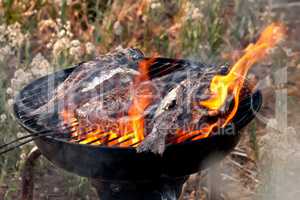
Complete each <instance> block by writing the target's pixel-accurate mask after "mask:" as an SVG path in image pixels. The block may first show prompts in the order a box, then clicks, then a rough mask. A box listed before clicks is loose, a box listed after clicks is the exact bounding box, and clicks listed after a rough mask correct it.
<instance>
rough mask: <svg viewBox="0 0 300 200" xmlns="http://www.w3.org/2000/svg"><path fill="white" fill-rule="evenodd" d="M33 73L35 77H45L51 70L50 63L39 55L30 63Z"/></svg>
mask: <svg viewBox="0 0 300 200" xmlns="http://www.w3.org/2000/svg"><path fill="white" fill-rule="evenodd" d="M30 67H31V73H32V74H33V75H34V76H44V75H46V74H48V72H49V70H50V63H49V62H48V60H46V59H45V58H44V56H43V55H42V54H41V53H38V54H37V55H36V56H35V57H34V58H33V59H32V61H31V63H30Z"/></svg>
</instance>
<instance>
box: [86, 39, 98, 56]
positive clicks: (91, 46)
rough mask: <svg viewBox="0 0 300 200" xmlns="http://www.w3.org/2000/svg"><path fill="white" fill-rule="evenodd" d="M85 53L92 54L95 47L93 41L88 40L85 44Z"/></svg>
mask: <svg viewBox="0 0 300 200" xmlns="http://www.w3.org/2000/svg"><path fill="white" fill-rule="evenodd" d="M85 50H86V53H87V54H89V55H93V54H94V53H95V52H96V47H95V45H94V44H93V43H91V42H88V43H86V44H85Z"/></svg>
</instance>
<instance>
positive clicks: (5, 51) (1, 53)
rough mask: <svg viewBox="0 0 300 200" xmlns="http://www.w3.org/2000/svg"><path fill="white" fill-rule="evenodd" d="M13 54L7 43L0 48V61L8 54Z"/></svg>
mask: <svg viewBox="0 0 300 200" xmlns="http://www.w3.org/2000/svg"><path fill="white" fill-rule="evenodd" d="M13 54H14V53H13V50H12V48H11V47H10V46H9V45H6V46H4V47H2V48H0V62H3V61H4V60H5V59H6V58H7V57H8V56H10V55H13Z"/></svg>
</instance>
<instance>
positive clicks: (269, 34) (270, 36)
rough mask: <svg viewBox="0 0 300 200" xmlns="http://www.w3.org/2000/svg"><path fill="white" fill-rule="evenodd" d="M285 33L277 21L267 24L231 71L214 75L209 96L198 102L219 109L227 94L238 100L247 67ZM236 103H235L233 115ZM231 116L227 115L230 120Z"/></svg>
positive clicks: (263, 54)
mask: <svg viewBox="0 0 300 200" xmlns="http://www.w3.org/2000/svg"><path fill="white" fill-rule="evenodd" d="M284 35H285V27H284V26H283V25H282V24H279V23H272V24H271V25H269V26H268V27H267V28H266V29H265V30H264V31H263V32H262V33H261V35H260V37H259V39H258V41H257V42H256V43H255V44H253V43H251V44H250V45H248V47H247V48H246V49H245V54H244V55H243V56H242V57H241V58H240V59H239V60H238V61H237V62H236V63H235V64H234V65H233V67H232V69H231V71H230V72H229V73H228V74H227V75H226V76H222V75H217V76H215V77H214V78H213V79H212V81H211V85H210V91H211V93H212V96H211V98H209V99H207V100H205V101H202V102H200V104H201V105H202V106H205V107H207V108H209V109H211V110H217V109H220V108H221V107H222V106H223V105H224V103H225V100H226V98H227V96H228V94H232V95H233V96H234V98H235V99H234V100H235V102H238V100H239V99H238V98H239V93H240V90H241V88H242V86H243V84H244V80H245V77H246V75H247V72H248V70H249V68H250V67H251V66H252V65H253V64H255V63H256V62H258V61H259V60H261V59H263V58H264V57H265V56H266V55H267V53H268V50H269V49H271V48H273V47H275V45H276V44H277V43H278V42H279V41H280V40H282V39H283V37H284ZM237 107H238V105H237V103H235V107H234V110H233V112H232V113H233V115H234V114H235V111H236V109H237ZM232 117H233V116H231V117H229V118H228V119H229V120H230V119H231V118H232Z"/></svg>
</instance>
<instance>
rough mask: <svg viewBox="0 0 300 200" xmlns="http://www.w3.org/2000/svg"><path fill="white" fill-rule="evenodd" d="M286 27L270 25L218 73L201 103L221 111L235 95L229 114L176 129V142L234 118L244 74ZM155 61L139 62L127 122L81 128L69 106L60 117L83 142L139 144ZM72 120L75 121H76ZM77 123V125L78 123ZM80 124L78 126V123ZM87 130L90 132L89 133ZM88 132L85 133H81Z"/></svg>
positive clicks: (198, 136) (203, 134)
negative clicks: (108, 127) (225, 71)
mask: <svg viewBox="0 0 300 200" xmlns="http://www.w3.org/2000/svg"><path fill="white" fill-rule="evenodd" d="M284 35H285V27H284V26H283V25H281V24H278V23H273V24H271V25H269V26H268V27H267V28H266V29H265V30H264V31H263V32H262V34H261V35H260V37H259V39H258V41H257V42H256V43H255V44H250V45H249V46H248V47H247V48H246V49H245V50H244V55H243V56H242V57H241V58H240V59H239V60H238V61H237V62H236V63H235V64H234V65H233V67H232V69H231V70H230V72H229V73H228V74H227V75H225V76H224V75H223V76H222V75H216V76H215V77H214V78H213V79H212V81H211V83H210V92H211V94H212V95H211V97H210V98H209V99H207V100H204V101H201V102H200V105H201V106H204V107H206V108H208V109H209V110H219V109H221V108H222V106H223V105H224V104H225V102H226V99H227V98H228V96H233V97H234V107H233V109H232V110H231V111H230V113H229V114H228V116H226V118H225V119H218V120H217V121H216V122H212V123H211V124H208V125H207V126H205V127H203V128H201V129H199V130H193V129H190V130H187V131H184V130H180V129H179V130H177V131H176V136H177V139H176V140H175V141H173V142H174V143H179V142H183V141H185V140H186V139H188V138H190V137H192V136H194V138H193V140H200V139H203V138H206V137H208V136H209V135H210V133H212V132H213V130H214V129H215V128H218V127H224V126H226V125H227V124H228V123H229V122H230V121H231V119H232V118H233V117H234V115H235V113H236V111H237V109H238V103H239V95H240V91H241V88H242V87H243V84H244V80H245V77H246V75H247V73H248V70H249V69H250V67H251V66H252V65H253V64H255V63H256V62H258V61H259V60H261V59H263V58H264V57H266V55H267V54H268V51H269V50H270V49H271V48H273V47H275V45H276V44H277V43H278V42H279V41H280V40H281V39H282V38H283V37H284ZM153 61H154V58H153V59H145V60H143V61H141V62H140V63H139V72H140V74H139V75H138V76H136V77H135V79H134V83H133V86H134V91H135V93H134V95H133V96H132V103H131V106H130V107H129V109H128V119H129V120H127V121H121V120H117V124H118V125H117V126H118V127H117V128H115V129H114V131H113V130H110V131H104V130H102V129H101V128H100V127H98V126H97V125H96V127H98V128H96V129H95V128H94V129H92V128H91V127H85V128H83V129H81V128H80V127H78V122H76V118H75V117H74V112H73V111H70V110H69V109H64V110H63V111H62V112H61V116H62V119H63V121H64V122H66V123H68V124H71V125H74V127H75V128H74V129H75V133H74V134H73V136H74V137H75V138H76V139H75V141H77V142H79V143H80V144H92V145H100V144H104V143H105V144H107V145H108V146H112V145H119V146H121V147H127V146H137V145H138V144H139V142H141V141H142V140H143V139H144V137H145V119H144V112H145V110H146V109H147V107H148V106H149V105H150V104H151V103H152V101H153V96H154V92H153V91H154V90H153V87H152V86H151V82H150V81H148V80H149V77H148V71H149V67H150V65H151V64H152V62H153ZM73 121H75V122H74V123H73ZM76 123H77V124H76ZM76 125H77V126H76ZM86 132H87V133H86ZM81 133H86V134H84V135H83V134H81Z"/></svg>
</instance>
